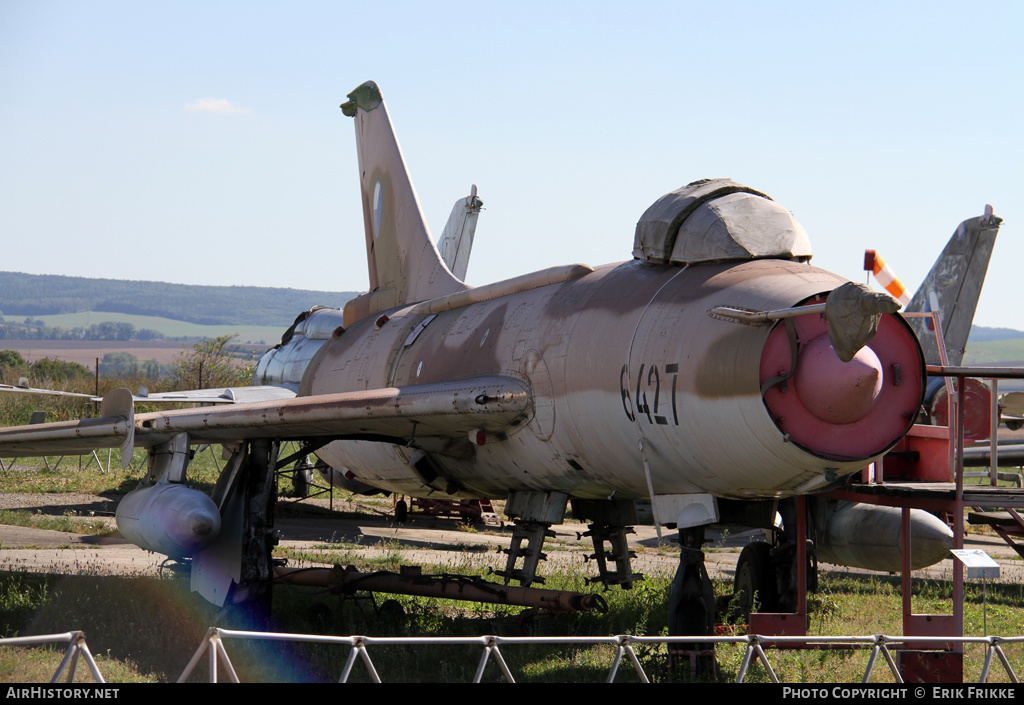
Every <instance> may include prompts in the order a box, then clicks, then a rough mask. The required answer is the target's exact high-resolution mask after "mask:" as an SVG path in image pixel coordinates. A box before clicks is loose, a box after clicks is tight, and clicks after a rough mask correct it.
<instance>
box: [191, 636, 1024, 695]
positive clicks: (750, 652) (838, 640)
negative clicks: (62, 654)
mask: <svg viewBox="0 0 1024 705" xmlns="http://www.w3.org/2000/svg"><path fill="white" fill-rule="evenodd" d="M225 639H252V640H261V641H291V642H307V643H313V642H315V643H321V644H338V645H340V646H348V647H350V648H351V650H350V651H349V654H348V659H347V660H346V662H345V666H344V667H343V669H342V672H341V677H340V678H339V679H338V682H339V683H345V682H347V681H348V679H349V677H350V676H351V674H352V670H353V667H354V666H355V665H356V662H357V660H359V661H362V663H363V665H364V666H365V667H366V670H367V672H368V674H369V677H370V679H371V680H373V682H375V683H380V682H382V681H381V679H380V675H379V674H378V673H377V669H376V667H375V666H374V664H373V659H372V658H371V656H370V649H369V647H384V646H435V645H442V644H443V645H449V646H451V645H476V646H479V647H480V649H481V654H480V660H479V663H478V664H477V669H476V673H475V675H474V677H473V682H474V683H479V682H481V680H482V679H483V676H484V670H485V669H486V667H487V665H488V663H489V662H490V661H491V660H492V659H493V660H494V662H495V663H496V664H497V666H498V668H499V669H500V670H501V675H502V676H503V677H504V679H505V681H506V682H509V683H514V682H515V678H514V677H513V676H512V672H511V670H510V669H509V667H508V664H507V662H506V661H505V658H504V656H502V653H501V650H500V647H503V646H513V645H518V644H530V645H541V644H548V645H553V644H561V645H567V646H571V645H576V646H596V645H606V646H612V647H614V648H615V657H614V659H613V661H612V664H611V667H610V669H609V671H608V674H607V677H606V678H605V682H606V683H612V682H614V681H615V677H616V675H617V674H618V672H619V667H620V666H621V665H622V662H623V660H624V659H626V660H628V661H629V663H630V664H631V665H632V666H633V670H634V671H635V672H636V675H637V676H638V677H639V678H640V680H641V681H642V682H644V683H649V682H650V678H649V677H648V676H647V673H646V672H645V671H644V669H643V666H641V664H640V659H639V658H638V657H637V654H636V652H635V650H634V648H633V647H634V645H644V644H666V645H671V644H686V645H692V644H703V645H707V647H708V653H710V650H711V649H712V648H713V647H714V645H715V644H743V645H745V646H746V651H745V653H744V655H743V661H742V663H741V665H740V668H739V670H738V672H737V676H736V682H737V683H743V682H744V680H745V679H746V677H747V673H748V671H749V669H750V666H751V665H752V663H753V662H754V661H755V660H756V661H757V662H759V663H760V664H761V665H762V666H763V667H764V670H765V671H766V673H767V674H768V677H769V678H770V679H771V681H772V682H773V683H779V682H780V681H779V678H778V676H777V675H776V674H775V670H774V669H773V668H772V665H771V663H770V661H769V660H768V655H767V653H766V652H765V647H766V646H769V647H770V646H775V647H789V648H792V647H797V646H802V647H812V648H817V649H828V648H835V649H843V650H850V649H868V648H870V649H871V654H870V657H869V659H868V665H867V669H866V670H865V671H864V678H863V680H862V681H861V682H862V683H868V682H869V679H870V678H871V675H872V672H873V671H874V667H875V664H876V663H877V662H878V657H879V656H880V655H881V656H882V657H883V658H884V660H885V662H886V663H887V664H888V666H889V670H890V671H891V672H892V675H893V677H894V678H895V680H896V682H897V683H902V682H903V678H902V676H901V675H900V672H899V669H898V668H897V666H896V662H895V660H894V659H893V655H892V652H891V649H892V647H895V646H900V645H902V644H906V643H913V644H914V645H916V648H921V645H923V644H928V643H934V644H936V646H938V645H940V644H984V645H985V663H984V665H983V667H982V670H981V676H980V678H979V680H978V682H979V683H987V682H988V677H989V672H990V670H991V666H992V661H993V659H996V658H998V660H999V662H1000V663H1001V664H1002V666H1003V668H1004V669H1005V671H1006V673H1007V675H1009V677H1010V680H1011V681H1012V682H1014V683H1018V682H1019V680H1018V678H1017V675H1016V673H1014V670H1013V667H1012V666H1011V665H1010V662H1009V660H1008V659H1007V658H1006V654H1005V653H1004V652H1003V648H1002V647H1003V645H1004V644H1021V643H1024V636H1015V637H1000V636H990V637H910V636H887V635H884V634H875V635H872V636H806V637H800V636H761V635H758V634H749V635H745V636H724V637H695V636H689V637H680V636H677V637H668V636H632V635H629V634H620V635H617V636H608V637H568V636H557V637H504V636H479V637H370V636H325V635H319V634H288V633H275V632H252V631H236V630H231V629H220V628H218V627H211V628H210V630H209V631H208V632H207V633H206V636H204V637H203V642H202V644H200V646H199V649H198V650H197V651H196V653H195V654H194V655H193V656H192V660H191V661H189V664H188V666H186V667H185V670H184V671H183V672H182V674H181V676H179V677H178V682H179V683H184V682H185V681H187V680H188V678H189V676H190V675H191V674H192V672H193V670H194V669H195V667H196V666H197V665H198V664H199V663H200V661H201V659H202V658H203V655H204V654H206V655H207V657H208V659H209V668H210V682H211V683H216V682H217V677H218V664H219V665H220V666H222V667H223V669H224V671H226V673H227V677H228V678H229V679H230V680H231V681H232V682H235V683H238V682H240V681H239V679H238V674H237V673H236V672H235V669H234V666H233V665H232V664H231V659H230V658H229V657H228V653H227V650H226V649H225V647H224V640H225ZM940 648H941V647H940Z"/></svg>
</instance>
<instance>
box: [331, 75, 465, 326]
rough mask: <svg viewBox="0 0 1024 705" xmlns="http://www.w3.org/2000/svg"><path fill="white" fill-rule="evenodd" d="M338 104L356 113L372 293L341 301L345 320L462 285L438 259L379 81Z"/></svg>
mask: <svg viewBox="0 0 1024 705" xmlns="http://www.w3.org/2000/svg"><path fill="white" fill-rule="evenodd" d="M348 98H349V100H348V102H346V103H344V104H343V105H342V106H341V109H342V111H343V112H344V113H345V115H347V116H349V117H352V118H355V125H356V149H357V150H358V154H359V182H360V192H361V196H362V203H363V225H364V227H365V231H366V256H367V264H368V266H369V274H370V292H369V293H368V294H364V295H363V296H360V297H357V298H356V299H353V300H352V301H350V302H349V303H348V304H346V306H345V324H346V325H348V324H349V323H351V322H352V321H354V320H358V319H359V318H362V317H364V316H368V315H371V314H374V313H378V312H380V311H383V310H385V309H389V308H394V307H396V306H402V305H404V304H407V303H411V302H415V301H423V300H426V299H432V298H436V297H439V296H445V295H448V294H452V293H455V292H457V291H461V290H462V289H465V288H466V286H465V284H463V283H462V282H461V281H459V279H457V278H456V277H455V276H454V275H453V274H452V273H451V271H450V270H449V269H448V267H447V266H446V265H445V263H444V260H442V258H441V255H440V253H439V252H438V250H437V247H436V245H435V244H434V240H433V238H432V237H431V235H430V229H429V228H428V227H427V223H426V220H425V218H424V217H423V210H422V208H421V207H420V202H419V198H418V197H417V196H416V189H415V188H413V185H412V180H411V179H410V178H409V172H408V169H407V168H406V165H405V158H404V157H403V156H402V149H401V147H400V146H399V144H398V139H397V138H396V137H395V131H394V128H393V126H392V125H391V118H390V117H389V116H388V111H387V107H386V106H385V105H384V100H383V99H382V98H381V95H380V90H379V89H378V88H377V84H375V83H373V82H372V81H367V82H366V83H364V84H363V85H361V86H359V87H358V88H356V89H355V90H354V91H352V92H351V93H349V95H348Z"/></svg>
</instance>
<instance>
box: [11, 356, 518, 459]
mask: <svg viewBox="0 0 1024 705" xmlns="http://www.w3.org/2000/svg"><path fill="white" fill-rule="evenodd" d="M531 401H532V398H531V394H530V389H529V385H528V384H527V383H526V382H523V381H521V380H518V379H514V378H512V377H501V376H494V377H476V378H471V379H464V380H457V381H453V382H444V383H437V384H421V385H411V386H407V387H387V388H383V389H371V390H365V391H358V392H344V393H340V394H324V395H317V396H311V397H296V398H294V399H284V400H273V401H260V402H251V403H241V404H233V405H228V406H218V407H200V408H193V409H174V410H168V411H160V412H154V413H148V414H139V415H138V416H135V415H134V411H133V408H132V398H131V393H130V392H129V391H128V390H127V389H119V390H114V391H113V392H111V393H110V394H108V395H107V396H106V397H104V402H103V407H102V410H101V416H100V418H96V419H85V420H82V421H62V422H56V423H48V424H34V425H28V426H12V427H7V428H0V457H22V456H40V455H53V454H55V453H66V454H76V453H83V454H84V453H88V452H90V451H92V450H96V449H98V448H111V447H120V448H121V449H122V456H125V455H127V456H128V457H129V458H130V455H131V453H130V450H131V448H132V447H134V446H135V445H138V446H143V447H147V448H151V447H153V446H156V445H159V444H161V443H165V442H167V441H169V440H170V439H171V438H172V437H174V436H175V435H177V434H179V433H187V434H188V437H189V440H190V441H191V442H193V443H227V442H235V441H244V440H249V439H254V438H272V439H279V440H291V439H305V438H325V437H330V438H337V439H343V438H371V437H372V438H380V439H385V438H390V439H395V440H396V441H397V440H400V439H409V438H411V437H413V436H416V437H423V436H441V437H450V438H456V437H465V436H466V435H467V434H470V433H473V432H480V431H483V432H485V433H497V432H501V431H506V430H508V429H510V428H513V427H515V426H518V425H519V424H521V423H522V422H523V421H525V420H526V419H527V418H528V417H529V413H530V410H531V407H532V404H531ZM126 450H127V451H129V452H127V453H125V452H124V451H126Z"/></svg>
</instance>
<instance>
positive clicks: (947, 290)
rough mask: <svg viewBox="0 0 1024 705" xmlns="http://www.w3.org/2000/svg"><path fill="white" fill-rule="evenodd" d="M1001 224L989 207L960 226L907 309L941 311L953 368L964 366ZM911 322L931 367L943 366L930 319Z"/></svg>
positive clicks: (1000, 220)
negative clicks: (972, 328)
mask: <svg viewBox="0 0 1024 705" xmlns="http://www.w3.org/2000/svg"><path fill="white" fill-rule="evenodd" d="M1001 222H1002V219H1001V218H997V217H996V216H994V215H992V206H986V207H985V214H984V215H982V216H979V217H977V218H970V219H968V220H965V221H964V222H962V223H960V225H959V227H957V229H956V232H954V233H953V236H952V237H951V238H950V239H949V242H947V243H946V247H945V249H943V250H942V254H941V255H939V258H938V259H937V260H935V264H934V265H933V266H932V269H931V271H930V272H928V276H926V277H925V279H924V282H923V283H922V284H921V287H920V288H919V289H918V290H917V292H916V293H915V294H914V297H913V298H912V299H911V301H910V304H909V305H908V306H907V308H906V310H907V311H925V312H927V311H938V312H939V314H940V316H939V320H940V322H941V323H942V333H943V337H944V338H945V343H946V354H947V356H948V359H949V364H950V365H954V366H957V365H960V364H961V363H962V362H963V359H964V349H965V348H966V347H967V338H968V336H970V334H971V325H972V324H973V323H974V312H975V310H976V309H977V307H978V298H979V297H980V296H981V288H982V286H983V285H984V284H985V275H986V274H987V273H988V264H989V260H990V259H991V257H992V248H993V246H994V245H995V242H996V235H997V234H998V233H999V224H1000V223H1001ZM908 322H909V323H910V326H911V327H912V328H913V329H914V332H915V333H916V334H917V337H918V339H920V341H921V347H922V349H923V350H924V354H925V359H926V361H927V363H928V364H929V365H938V364H940V362H939V353H938V346H937V343H936V341H935V331H934V330H932V329H931V322H930V320H929V319H926V318H911V319H909V321H908Z"/></svg>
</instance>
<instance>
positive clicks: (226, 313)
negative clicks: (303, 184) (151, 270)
mask: <svg viewBox="0 0 1024 705" xmlns="http://www.w3.org/2000/svg"><path fill="white" fill-rule="evenodd" d="M358 294H359V292H355V291H343V292H329V291H309V290H303V289H274V288H270V287H258V286H195V285H188V284H168V283H165V282H147V281H123V280H118V279H88V278H86V277H65V276H59V275H55V274H23V273H21V272H0V313H2V314H3V315H4V316H7V317H15V316H43V315H55V314H66V313H81V312H85V311H97V312H108V313H125V314H132V315H136V316H158V317H161V318H170V319H173V320H176V321H187V322H189V323H198V324H201V325H251V326H274V327H279V328H282V329H283V328H287V327H288V326H289V325H291V323H292V321H294V320H295V316H297V315H298V314H299V313H301V312H302V311H305V310H307V309H309V308H310V307H312V306H316V305H321V306H334V307H340V306H342V305H344V303H345V302H346V301H348V300H349V299H351V298H353V297H354V296H357V295H358Z"/></svg>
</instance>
